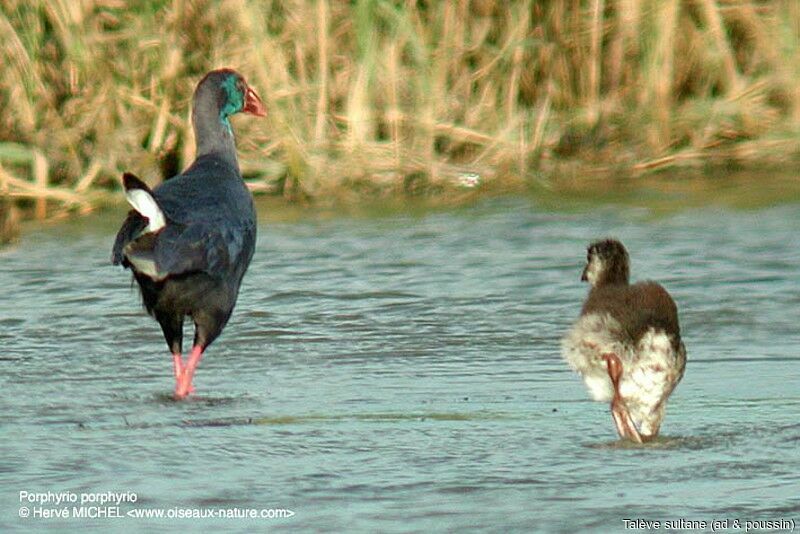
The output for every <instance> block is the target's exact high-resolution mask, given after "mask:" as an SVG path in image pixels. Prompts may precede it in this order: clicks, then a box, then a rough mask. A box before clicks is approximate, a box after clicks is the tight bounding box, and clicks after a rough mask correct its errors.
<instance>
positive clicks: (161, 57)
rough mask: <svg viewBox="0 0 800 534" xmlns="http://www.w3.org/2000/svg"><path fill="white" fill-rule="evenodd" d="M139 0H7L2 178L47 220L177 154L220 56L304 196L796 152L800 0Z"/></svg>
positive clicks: (170, 163) (435, 188) (273, 168)
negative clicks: (241, 83) (240, 80)
mask: <svg viewBox="0 0 800 534" xmlns="http://www.w3.org/2000/svg"><path fill="white" fill-rule="evenodd" d="M128 5H129V3H128V2H124V1H122V0H83V1H81V2H73V1H71V0H50V1H46V0H25V1H23V0H5V1H4V2H3V3H2V7H0V41H2V46H1V47H0V57H1V58H2V65H3V69H2V71H0V103H1V104H0V105H1V106H2V110H3V112H2V114H0V120H1V121H2V127H0V196H11V197H19V198H21V199H23V200H22V202H25V203H29V204H26V205H29V206H31V207H32V208H33V212H34V213H37V214H38V215H39V216H42V217H43V216H45V215H50V214H53V213H59V212H63V211H65V210H67V211H74V210H88V209H91V208H92V207H93V206H95V205H97V204H98V203H102V202H104V201H106V200H107V199H111V198H121V195H119V194H118V192H117V190H118V188H119V185H118V184H119V177H120V176H121V173H122V171H123V170H130V171H133V172H135V173H137V174H139V175H140V176H142V177H144V178H146V179H147V180H148V181H149V182H151V183H155V182H157V181H158V180H160V179H161V178H162V177H163V176H164V175H169V174H171V173H175V172H177V171H179V170H180V169H181V168H182V167H183V166H184V165H185V164H186V163H187V162H189V161H191V159H192V151H193V149H194V147H193V140H192V133H191V127H190V122H189V120H188V118H189V117H188V114H189V107H190V106H189V104H190V101H189V99H190V97H191V94H192V91H193V88H194V85H195V84H196V83H197V81H198V80H199V79H200V78H201V77H202V75H203V74H204V73H205V72H206V71H208V70H210V69H212V68H217V67H221V66H230V67H234V68H236V69H238V70H240V71H241V72H242V73H243V74H244V75H245V77H246V78H247V79H248V81H249V83H250V84H251V85H252V86H253V87H254V88H255V89H256V90H257V92H259V94H260V95H261V97H262V99H263V100H264V102H265V104H266V105H267V108H268V110H269V116H268V117H267V119H266V120H258V119H255V118H251V117H248V118H237V119H235V122H236V131H237V134H238V144H239V149H240V160H241V163H242V168H243V171H244V173H245V175H246V177H247V178H248V180H249V181H250V183H251V185H252V186H253V189H254V190H255V191H257V192H263V193H271V194H281V195H284V196H285V197H286V198H288V199H292V200H304V201H314V202H322V201H326V200H328V199H331V198H337V199H338V198H342V197H344V199H348V198H351V197H352V198H361V197H363V196H364V195H368V196H373V197H374V196H384V195H395V194H401V195H420V194H421V195H435V194H445V195H446V194H448V192H453V191H459V190H463V189H468V188H471V187H474V186H476V185H477V186H478V187H479V188H480V187H486V188H498V187H499V188H505V187H519V186H521V185H524V184H525V183H526V182H528V181H530V180H533V179H535V180H553V181H556V182H557V181H558V180H560V179H562V178H561V177H562V176H573V177H574V176H575V175H576V174H584V173H587V171H592V174H596V173H595V171H598V170H599V171H613V172H615V173H623V174H625V173H628V174H632V175H637V174H641V173H645V172H651V171H652V170H654V169H658V168H664V167H670V166H682V167H683V166H691V167H703V166H706V165H708V164H709V163H710V164H718V163H721V164H726V165H729V164H730V163H731V162H733V163H735V164H747V163H753V164H758V165H763V164H765V163H769V164H785V163H787V162H793V161H796V160H797V157H798V154H800V136H799V135H798V132H800V2H797V1H796V0H760V1H759V0H750V1H748V0H542V1H532V0H528V1H524V0H521V1H510V2H501V1H497V0H458V1H453V2H444V1H443V2H434V1H425V0H406V1H400V0H395V1H390V0H354V1H350V2H344V1H331V0H282V1H278V0H275V1H255V0H252V1H251V0H222V1H216V2H215V1H208V0H207V1H203V0H197V1H192V0H173V1H171V2H170V1H158V0H149V1H143V2H135V3H130V5H134V6H136V7H134V8H133V9H129V8H128V7H127V6H128ZM564 170H569V172H564V173H562V172H561V171H564ZM569 179H573V178H569Z"/></svg>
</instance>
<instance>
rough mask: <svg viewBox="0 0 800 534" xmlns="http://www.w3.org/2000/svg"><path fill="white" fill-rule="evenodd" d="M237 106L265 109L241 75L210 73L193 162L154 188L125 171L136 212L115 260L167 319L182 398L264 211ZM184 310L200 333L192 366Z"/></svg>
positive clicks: (217, 329)
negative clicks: (238, 128) (235, 119)
mask: <svg viewBox="0 0 800 534" xmlns="http://www.w3.org/2000/svg"><path fill="white" fill-rule="evenodd" d="M239 112H244V113H250V114H252V115H257V116H264V115H266V110H265V108H264V104H263V103H262V102H261V99H260V98H259V97H258V95H257V94H256V93H255V92H254V91H253V90H252V89H251V88H250V87H248V85H247V83H246V82H245V80H244V78H243V77H242V75H241V74H239V73H238V72H236V71H234V70H231V69H220V70H215V71H212V72H209V73H208V74H207V75H206V76H205V77H204V78H203V79H202V80H201V81H200V83H199V84H197V89H195V92H194V99H193V103H192V126H193V127H194V133H195V138H196V142H197V157H196V158H195V161H194V163H192V164H191V165H190V166H189V168H187V169H186V170H185V171H184V172H183V173H181V174H179V175H177V176H175V177H173V178H170V179H168V180H166V181H165V182H163V183H161V184H160V185H158V186H157V187H155V188H154V189H152V190H151V189H150V188H149V187H148V186H147V185H146V184H145V183H144V182H142V181H141V180H139V179H138V178H137V177H136V176H134V175H132V174H129V173H125V175H124V177H123V183H124V186H125V195H126V197H127V199H128V202H129V203H130V204H131V205H132V206H133V208H134V209H133V210H131V211H130V213H129V214H128V217H127V219H125V221H124V222H123V223H122V228H120V230H119V233H118V234H117V238H116V241H115V242H114V248H113V251H112V257H111V261H112V263H113V264H114V265H119V264H122V265H123V267H126V268H129V269H131V270H132V271H133V276H134V278H135V279H136V282H137V283H138V284H139V288H140V289H141V293H142V300H143V301H144V306H145V308H146V309H147V312H148V313H149V314H150V315H152V316H153V317H154V318H155V319H156V320H157V321H158V323H159V324H160V325H161V329H162V331H163V332H164V338H165V339H166V341H167V345H168V346H169V349H170V351H172V358H173V366H174V371H175V397H176V398H179V399H182V398H184V397H186V396H187V395H188V394H189V393H191V392H192V391H194V387H193V385H192V378H193V377H194V373H195V370H196V369H197V365H198V364H199V363H200V359H201V358H202V356H203V352H204V351H205V349H206V348H207V347H208V346H209V345H210V344H211V343H212V342H213V341H214V340H215V339H216V338H217V336H219V334H220V333H221V332H222V329H223V328H224V327H225V325H226V323H227V322H228V319H229V318H230V316H231V313H232V312H233V307H234V306H235V304H236V298H237V296H238V294H239V286H240V284H241V282H242V277H243V276H244V273H245V271H247V267H248V265H249V264H250V260H251V259H252V257H253V251H254V249H255V241H256V213H255V209H254V207H253V198H252V196H251V195H250V192H249V191H248V189H247V186H246V185H245V183H244V181H243V180H242V175H241V173H240V172H239V163H238V161H237V159H236V145H235V143H234V139H233V129H232V128H231V123H230V117H231V115H234V114H236V113H239ZM186 316H189V317H191V318H192V321H193V322H194V325H195V334H194V344H193V346H192V352H191V355H190V356H189V358H188V360H187V361H186V362H185V363H184V360H183V356H182V342H183V322H184V318H185V317H186Z"/></svg>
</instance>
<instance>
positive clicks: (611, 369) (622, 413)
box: [603, 354, 644, 443]
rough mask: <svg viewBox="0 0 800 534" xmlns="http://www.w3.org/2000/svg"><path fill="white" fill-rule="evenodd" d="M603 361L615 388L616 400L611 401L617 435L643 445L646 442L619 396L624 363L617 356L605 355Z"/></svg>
mask: <svg viewBox="0 0 800 534" xmlns="http://www.w3.org/2000/svg"><path fill="white" fill-rule="evenodd" d="M603 359H604V360H605V361H606V366H607V367H608V377H609V378H610V379H611V383H612V384H613V386H614V398H613V399H612V400H611V417H612V418H613V419H614V425H615V426H616V427H617V433H618V434H619V437H621V438H622V439H625V438H628V439H630V440H631V441H635V442H636V443H643V442H644V440H643V439H642V436H641V435H640V434H639V431H638V430H636V425H634V424H633V420H632V419H631V415H630V413H629V412H628V407H627V406H626V405H625V400H624V399H623V398H622V395H620V394H619V379H620V377H622V362H621V361H620V359H619V356H617V355H616V354H603Z"/></svg>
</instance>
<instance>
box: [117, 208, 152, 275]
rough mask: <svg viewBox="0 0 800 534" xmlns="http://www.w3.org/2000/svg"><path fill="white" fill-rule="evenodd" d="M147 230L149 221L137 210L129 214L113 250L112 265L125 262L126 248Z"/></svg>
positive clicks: (118, 233)
mask: <svg viewBox="0 0 800 534" xmlns="http://www.w3.org/2000/svg"><path fill="white" fill-rule="evenodd" d="M145 228H147V219H146V218H144V217H142V216H141V215H139V212H138V211H136V210H131V211H129V212H128V218H127V219H125V221H124V222H123V223H122V228H120V229H119V232H117V238H116V239H115V240H114V247H113V248H112V249H111V263H113V264H114V265H119V264H120V263H122V264H123V265H124V262H125V255H124V251H125V246H126V245H127V244H128V243H130V242H131V241H133V240H134V239H136V238H137V237H138V236H139V234H141V233H142V231H143V230H144V229H145Z"/></svg>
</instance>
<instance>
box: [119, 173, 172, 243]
mask: <svg viewBox="0 0 800 534" xmlns="http://www.w3.org/2000/svg"><path fill="white" fill-rule="evenodd" d="M122 183H123V185H124V186H125V197H126V198H127V199H128V203H130V205H131V206H133V209H135V210H136V211H138V212H139V214H140V215H141V216H142V217H146V218H147V221H148V223H147V228H146V229H145V232H158V231H159V230H161V229H162V228H164V226H166V225H167V219H166V217H164V212H163V211H161V208H160V207H159V205H158V202H156V199H155V197H154V196H153V191H152V190H151V189H150V188H149V187H147V184H146V183H144V182H143V181H141V180H140V179H139V178H137V177H136V176H135V175H133V174H131V173H129V172H126V173H125V174H123V175H122Z"/></svg>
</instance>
